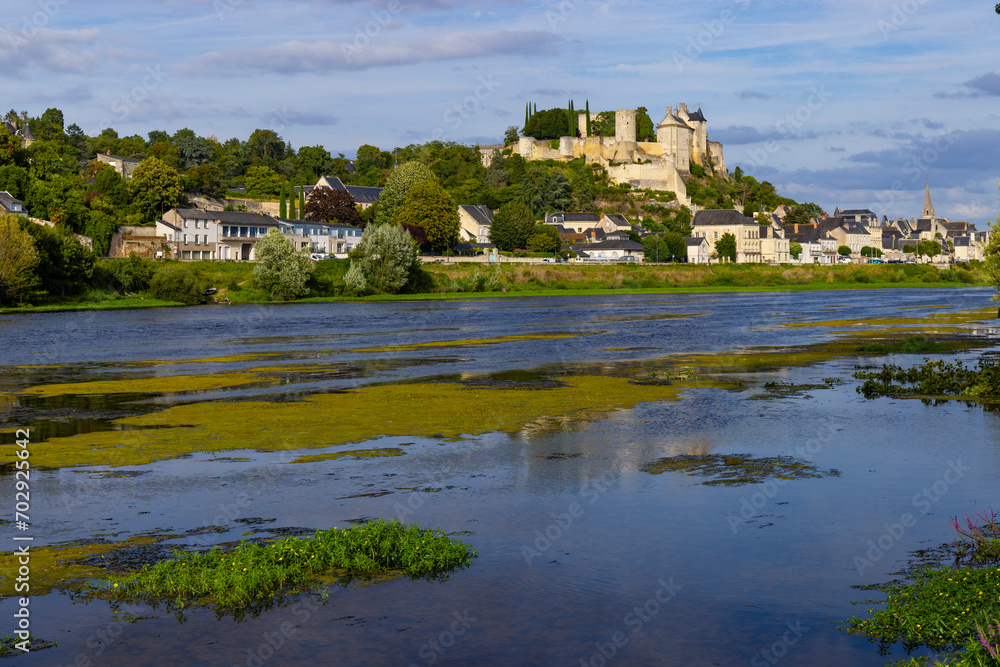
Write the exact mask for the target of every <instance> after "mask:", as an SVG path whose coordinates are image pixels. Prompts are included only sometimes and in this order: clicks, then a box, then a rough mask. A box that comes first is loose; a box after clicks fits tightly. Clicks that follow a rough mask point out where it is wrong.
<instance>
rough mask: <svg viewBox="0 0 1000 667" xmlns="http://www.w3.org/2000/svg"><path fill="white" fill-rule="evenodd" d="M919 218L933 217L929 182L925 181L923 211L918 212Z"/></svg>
mask: <svg viewBox="0 0 1000 667" xmlns="http://www.w3.org/2000/svg"><path fill="white" fill-rule="evenodd" d="M920 217H921V218H933V217H935V216H934V206H933V205H932V204H931V184H930V182H928V183H927V186H926V188H925V189H924V212H923V213H921V214H920Z"/></svg>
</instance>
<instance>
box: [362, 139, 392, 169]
mask: <svg viewBox="0 0 1000 667" xmlns="http://www.w3.org/2000/svg"><path fill="white" fill-rule="evenodd" d="M390 166H391V164H386V163H385V161H384V160H383V158H382V152H381V151H380V150H379V149H378V146H372V145H371V144H364V145H362V146H360V147H358V153H357V156H356V157H355V158H354V167H355V168H356V169H357V170H358V173H359V174H366V173H368V172H369V171H371V170H372V169H376V170H382V169H388V168H389V167H390Z"/></svg>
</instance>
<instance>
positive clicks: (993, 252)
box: [983, 5, 1000, 317]
mask: <svg viewBox="0 0 1000 667" xmlns="http://www.w3.org/2000/svg"><path fill="white" fill-rule="evenodd" d="M997 13H998V14H1000V5H997ZM988 224H989V226H990V233H989V236H988V237H987V241H986V245H985V246H984V247H983V275H984V277H985V278H986V282H987V283H988V284H990V285H992V286H993V289H994V292H993V296H991V297H990V300H991V301H1000V216H998V217H997V219H996V220H990V221H989V223H988ZM997 317H1000V309H998V310H997Z"/></svg>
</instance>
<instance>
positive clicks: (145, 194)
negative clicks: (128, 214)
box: [128, 157, 181, 222]
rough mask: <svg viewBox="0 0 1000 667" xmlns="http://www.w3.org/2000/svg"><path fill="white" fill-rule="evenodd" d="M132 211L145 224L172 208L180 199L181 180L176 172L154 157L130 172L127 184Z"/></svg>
mask: <svg viewBox="0 0 1000 667" xmlns="http://www.w3.org/2000/svg"><path fill="white" fill-rule="evenodd" d="M128 191H129V197H130V199H131V200H132V209H133V210H134V211H135V212H136V213H137V214H138V215H139V217H140V218H141V219H142V220H143V221H145V222H151V221H153V220H155V219H156V217H157V216H158V215H162V212H163V211H165V210H167V209H171V208H174V207H175V206H177V203H178V202H179V201H180V198H181V179H180V176H178V175H177V172H176V171H174V170H173V169H171V168H170V167H168V166H167V165H165V164H163V162H161V161H160V160H158V159H156V158H155V157H151V158H148V159H146V160H144V161H143V162H142V163H141V164H140V165H139V166H138V167H136V168H135V170H134V171H133V172H132V178H131V179H130V180H129V182H128Z"/></svg>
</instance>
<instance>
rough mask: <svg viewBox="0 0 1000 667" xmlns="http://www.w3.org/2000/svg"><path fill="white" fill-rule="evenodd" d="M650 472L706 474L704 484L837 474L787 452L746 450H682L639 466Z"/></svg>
mask: <svg viewBox="0 0 1000 667" xmlns="http://www.w3.org/2000/svg"><path fill="white" fill-rule="evenodd" d="M640 470H642V471H643V472H647V473H649V474H651V475H659V474H661V473H664V472H682V473H685V474H687V475H689V476H692V477H707V478H709V479H707V480H706V481H704V482H701V484H704V485H706V486H712V485H715V486H742V485H744V484H758V483H760V482H763V481H765V480H767V479H770V478H775V479H782V480H791V479H808V478H821V477H824V476H839V475H840V471H839V470H836V469H833V470H820V469H819V468H817V467H816V466H814V465H809V464H808V463H805V462H804V461H800V460H799V459H796V458H793V457H791V456H765V457H761V458H754V457H752V456H750V455H749V454H697V455H696V454H682V455H680V456H670V457H667V458H663V459H659V460H656V461H652V462H650V463H647V464H646V465H644V466H642V467H641V468H640Z"/></svg>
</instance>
